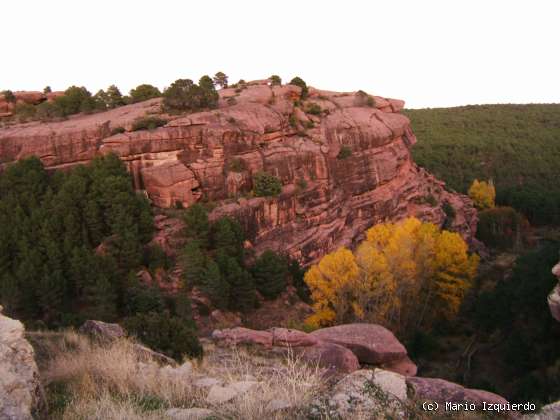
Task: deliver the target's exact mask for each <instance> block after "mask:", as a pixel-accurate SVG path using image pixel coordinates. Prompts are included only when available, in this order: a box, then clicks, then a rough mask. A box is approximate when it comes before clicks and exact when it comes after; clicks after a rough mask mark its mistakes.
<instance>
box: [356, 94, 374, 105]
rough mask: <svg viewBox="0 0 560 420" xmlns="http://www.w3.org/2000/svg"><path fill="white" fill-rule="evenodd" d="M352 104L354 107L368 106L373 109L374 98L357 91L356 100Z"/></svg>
mask: <svg viewBox="0 0 560 420" xmlns="http://www.w3.org/2000/svg"><path fill="white" fill-rule="evenodd" d="M354 102H355V105H356V106H369V107H370V108H373V107H375V99H374V97H373V96H371V95H369V94H367V93H366V92H364V91H363V90H359V91H357V92H356V100H355V101H354Z"/></svg>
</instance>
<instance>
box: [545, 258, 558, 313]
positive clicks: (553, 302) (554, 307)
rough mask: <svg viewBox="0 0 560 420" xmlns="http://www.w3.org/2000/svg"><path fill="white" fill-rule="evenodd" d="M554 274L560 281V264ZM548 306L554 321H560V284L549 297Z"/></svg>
mask: <svg viewBox="0 0 560 420" xmlns="http://www.w3.org/2000/svg"><path fill="white" fill-rule="evenodd" d="M552 274H554V275H555V276H556V277H557V278H558V279H559V280H560V263H558V264H556V265H555V266H554V267H553V268H552ZM548 306H549V308H550V313H551V314H552V316H553V317H554V319H555V320H557V321H560V284H557V285H556V287H555V288H554V289H553V290H552V292H550V294H549V295H548Z"/></svg>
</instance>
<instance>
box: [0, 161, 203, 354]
mask: <svg viewBox="0 0 560 420" xmlns="http://www.w3.org/2000/svg"><path fill="white" fill-rule="evenodd" d="M152 232H153V221H152V214H151V210H150V206H149V203H148V201H147V200H146V199H145V198H144V197H143V196H142V195H140V194H138V193H136V192H135V191H134V189H133V188H132V181H131V177H130V175H129V174H128V172H127V171H126V169H125V167H124V165H123V163H122V162H121V161H120V160H119V158H118V157H116V156H115V155H108V156H105V157H101V158H96V159H94V160H93V161H92V162H91V163H89V164H88V165H83V166H78V167H76V168H74V169H73V170H71V171H69V172H55V173H53V174H49V173H47V171H46V170H45V169H44V167H43V165H42V163H41V161H40V160H39V159H37V158H35V157H32V158H28V159H23V160H20V161H18V162H17V163H15V164H13V165H10V166H8V168H7V169H6V170H5V171H4V172H3V173H2V174H0V237H1V238H2V240H1V241H0V304H1V305H2V306H3V307H4V309H5V311H6V313H7V314H10V315H11V316H14V317H17V318H19V319H22V320H24V321H25V322H26V323H28V324H30V325H31V326H34V327H38V328H40V327H50V328H56V327H63V326H69V325H73V326H78V325H80V324H81V323H82V322H83V321H84V320H85V319H97V320H102V321H109V322H111V321H117V320H119V319H122V318H123V317H127V319H128V321H129V323H130V324H131V325H133V326H134V325H138V323H142V324H144V321H143V320H147V321H150V323H148V324H146V325H152V324H153V325H157V328H155V329H154V331H150V330H149V329H148V330H146V331H145V334H146V337H148V341H150V343H153V344H155V345H154V347H156V348H161V350H162V351H168V352H169V353H170V354H171V355H172V356H174V357H176V356H177V354H178V352H181V351H182V352H183V353H189V354H198V353H199V351H198V350H197V347H196V343H197V339H196V335H195V333H194V327H193V326H192V325H191V326H190V327H189V328H188V330H187V329H182V330H180V331H179V330H177V328H176V326H174V325H176V324H177V323H181V324H184V325H185V328H187V326H188V325H189V324H188V323H189V322H190V321H189V320H190V309H189V306H190V302H189V301H188V299H187V297H186V296H185V295H179V296H177V297H176V298H173V299H171V300H170V299H164V296H163V295H162V294H161V292H160V291H159V289H158V288H157V287H152V288H150V287H147V286H146V285H143V287H141V286H140V283H139V281H138V279H137V272H138V271H139V270H140V269H141V267H142V266H145V267H152V268H153V269H157V268H158V267H159V266H163V265H165V264H166V262H165V257H164V256H163V255H162V254H163V252H162V251H161V250H157V249H156V247H155V246H154V245H148V242H149V241H150V239H151V238H152ZM183 308H185V309H183ZM155 314H159V316H161V317H162V318H161V319H160V318H157V317H156V315H155ZM137 317H139V318H137ZM156 329H157V331H159V333H158V334H163V332H164V331H166V329H167V330H168V331H169V334H171V333H173V334H181V335H180V338H181V343H183V345H179V344H177V345H174V346H173V347H170V345H167V344H165V343H166V341H165V340H164V337H163V336H161V335H160V336H159V338H157V337H158V336H154V332H155V330H156ZM132 332H135V330H132ZM178 337H179V336H178ZM166 340H171V339H170V338H167V339H166ZM177 341H179V340H178V339H177ZM180 346H183V347H180Z"/></svg>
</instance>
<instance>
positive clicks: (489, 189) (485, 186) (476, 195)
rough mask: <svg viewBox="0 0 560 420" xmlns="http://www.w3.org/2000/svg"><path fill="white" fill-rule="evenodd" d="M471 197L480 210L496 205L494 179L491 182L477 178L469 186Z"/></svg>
mask: <svg viewBox="0 0 560 420" xmlns="http://www.w3.org/2000/svg"><path fill="white" fill-rule="evenodd" d="M469 197H470V198H471V199H472V200H473V202H474V205H475V206H476V208H478V209H479V210H485V209H490V208H492V207H494V206H495V200H496V188H494V183H493V182H492V180H490V181H489V182H485V181H479V180H478V179H475V180H474V181H473V183H472V185H471V187H470V188H469Z"/></svg>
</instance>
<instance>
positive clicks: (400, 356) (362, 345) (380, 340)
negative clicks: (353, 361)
mask: <svg viewBox="0 0 560 420" xmlns="http://www.w3.org/2000/svg"><path fill="white" fill-rule="evenodd" d="M311 335H312V336H313V337H315V338H317V339H319V340H322V341H327V342H330V343H335V344H339V345H341V346H344V347H347V348H348V349H350V350H352V352H353V353H354V354H355V355H356V356H357V357H358V360H359V361H360V362H361V363H367V364H372V365H377V366H383V367H384V368H386V369H389V370H394V371H397V372H399V373H401V374H405V375H409V376H413V375H416V365H414V363H412V361H411V360H410V359H409V358H408V356H407V352H406V348H405V347H404V346H403V345H402V344H401V343H400V341H399V340H397V338H396V337H395V336H394V334H393V333H392V332H391V331H389V330H388V329H387V328H384V327H382V326H380V325H375V324H345V325H337V326H335V327H329V328H322V329H320V330H317V331H313V332H312V333H311Z"/></svg>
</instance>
